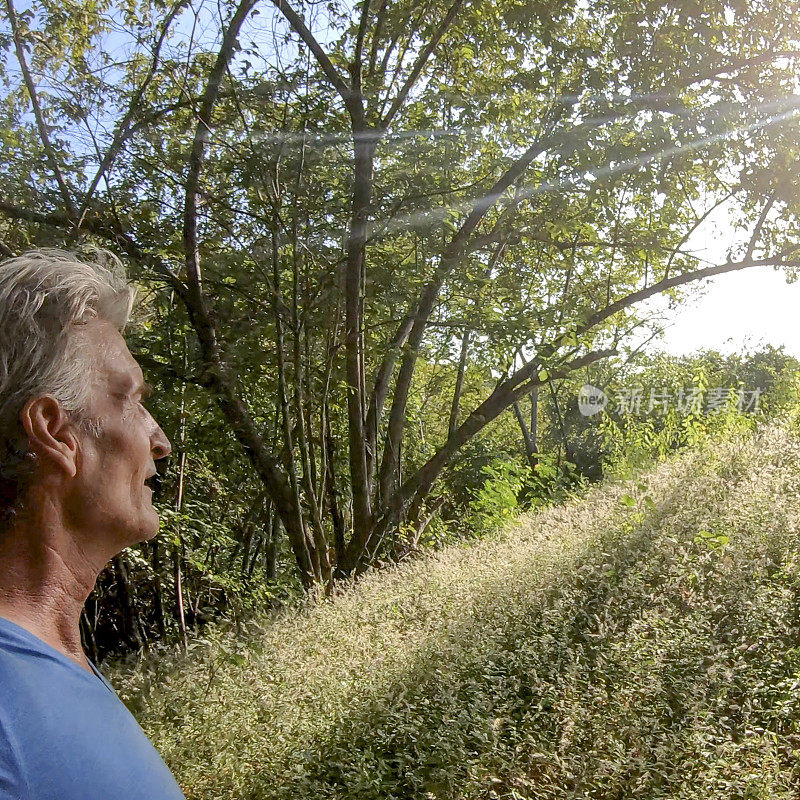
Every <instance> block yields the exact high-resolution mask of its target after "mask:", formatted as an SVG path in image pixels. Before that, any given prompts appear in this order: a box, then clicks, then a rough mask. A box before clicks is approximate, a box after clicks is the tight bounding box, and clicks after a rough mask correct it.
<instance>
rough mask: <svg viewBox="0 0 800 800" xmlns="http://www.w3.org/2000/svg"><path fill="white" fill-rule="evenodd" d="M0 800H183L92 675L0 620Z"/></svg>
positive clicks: (129, 718) (164, 768)
mask: <svg viewBox="0 0 800 800" xmlns="http://www.w3.org/2000/svg"><path fill="white" fill-rule="evenodd" d="M0 800H185V798H184V797H183V794H182V792H181V790H180V787H179V786H178V784H177V782H176V781H175V778H174V777H173V776H172V773H171V772H170V771H169V769H168V768H167V765H166V764H165V763H164V762H163V761H162V760H161V756H159V754H158V753H157V752H156V749H155V748H154V747H153V745H152V744H151V743H150V741H149V740H148V738H147V737H146V736H145V734H144V731H143V730H142V729H141V728H140V727H139V725H138V723H137V722H136V720H135V719H134V718H133V715H132V714H131V713H130V711H128V709H127V708H125V705H124V704H123V703H122V701H121V700H120V699H119V698H118V697H117V695H116V694H115V693H114V690H113V689H112V688H111V685H110V684H109V683H108V682H107V681H106V680H105V678H103V677H102V676H101V675H100V673H99V672H98V673H96V674H95V675H92V674H91V673H90V672H88V671H87V670H85V669H83V668H82V667H80V666H78V664H76V663H75V662H74V661H72V660H70V659H69V658H67V656H65V655H64V654H63V653H60V652H59V651H58V650H56V649H55V648H53V647H50V645H48V644H45V642H43V641H42V640H41V639H39V638H38V637H36V636H34V635H33V634H32V633H30V632H29V631H27V630H25V629H24V628H21V627H20V626H19V625H16V624H14V623H13V622H10V621H9V620H7V619H5V618H3V617H0Z"/></svg>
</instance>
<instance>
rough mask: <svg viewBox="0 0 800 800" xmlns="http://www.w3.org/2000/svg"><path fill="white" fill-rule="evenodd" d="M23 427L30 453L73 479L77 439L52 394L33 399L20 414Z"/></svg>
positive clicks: (59, 404)
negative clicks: (48, 462) (53, 465)
mask: <svg viewBox="0 0 800 800" xmlns="http://www.w3.org/2000/svg"><path fill="white" fill-rule="evenodd" d="M20 423H21V424H22V428H23V430H24V431H25V433H26V434H27V436H28V444H29V447H30V449H31V451H32V452H33V453H35V454H36V456H37V457H38V458H39V459H41V460H49V461H50V462H51V463H53V464H55V465H56V466H57V467H58V468H60V469H63V470H64V472H66V473H67V475H68V476H69V477H70V478H74V477H75V475H76V473H77V471H78V438H77V437H76V436H75V431H74V427H73V425H72V424H71V422H70V419H69V417H68V416H67V413H66V412H65V411H64V409H63V408H62V407H61V403H59V402H58V400H56V399H55V397H53V396H52V395H50V394H45V395H42V396H41V397H34V398H33V399H32V400H29V401H28V402H27V403H26V404H25V406H24V407H23V409H22V411H21V412H20Z"/></svg>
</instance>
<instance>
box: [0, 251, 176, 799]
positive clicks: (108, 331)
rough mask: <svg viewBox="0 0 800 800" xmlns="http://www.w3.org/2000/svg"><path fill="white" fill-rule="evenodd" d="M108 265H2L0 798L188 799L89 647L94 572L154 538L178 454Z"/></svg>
mask: <svg viewBox="0 0 800 800" xmlns="http://www.w3.org/2000/svg"><path fill="white" fill-rule="evenodd" d="M108 260H109V262H110V266H108V265H103V264H90V263H83V262H81V261H79V260H77V259H76V258H74V257H73V256H71V255H70V254H68V253H64V252H60V251H39V252H31V253H27V254H25V255H23V256H20V257H19V258H14V259H11V260H8V261H5V262H3V263H2V264H0V459H1V462H0V464H1V465H0V800H9V799H10V798H14V800H23V799H24V800H134V798H135V799H136V800H162V798H163V800H177V799H178V798H182V797H183V795H182V793H181V790H180V788H179V787H178V784H177V783H176V781H175V779H174V778H173V777H172V774H171V773H170V771H169V770H168V769H167V767H166V765H165V764H164V762H163V761H162V760H161V757H160V756H159V755H158V753H157V752H156V750H155V749H154V748H153V746H152V745H151V744H150V742H149V741H148V740H147V737H146V736H145V735H144V733H143V731H142V729H141V728H140V727H139V726H138V724H137V723H136V721H135V720H134V718H133V717H132V716H131V714H130V712H129V711H128V710H127V709H126V708H125V706H124V705H123V704H122V702H121V701H120V700H119V698H118V697H117V696H116V694H114V690H113V689H112V688H111V686H110V685H109V684H108V683H107V682H106V681H105V679H104V678H103V677H102V676H101V675H100V673H99V672H98V671H97V669H96V667H95V666H94V665H93V664H92V663H91V662H90V661H89V660H88V659H87V658H86V656H85V655H84V653H83V649H82V648H81V639H80V632H79V620H80V615H81V609H82V607H83V604H84V601H85V600H86V597H87V596H88V594H89V592H91V590H92V587H93V586H94V583H95V580H96V578H97V576H98V574H99V573H100V571H101V570H102V569H103V567H104V566H105V564H106V563H107V562H108V561H109V559H110V558H112V557H113V556H114V555H116V554H117V553H119V552H120V551H121V550H123V549H124V548H125V547H128V546H129V545H132V544H135V543H137V542H141V541H146V540H149V539H152V538H153V537H154V536H155V535H156V532H157V530H158V515H157V514H156V511H155V509H154V508H153V504H152V493H151V491H150V488H149V487H148V486H147V481H148V479H149V478H151V477H152V476H153V475H154V474H155V472H156V469H155V463H154V462H155V459H159V458H163V457H164V456H166V455H168V454H169V452H170V444H169V441H168V440H167V437H166V436H165V435H164V433H163V431H162V430H161V428H159V426H158V424H157V423H156V422H155V420H154V419H153V417H152V416H151V415H150V413H149V412H148V411H147V409H146V408H145V406H144V405H143V401H144V399H145V397H146V394H147V387H146V385H145V383H144V381H143V378H142V371H141V369H140V368H139V365H138V364H137V363H136V361H135V360H134V359H133V357H132V356H131V354H130V352H129V351H128V348H127V347H126V345H125V340H124V339H123V338H122V331H123V330H124V328H125V324H126V323H127V320H128V315H129V313H130V309H131V305H132V301H133V291H132V289H131V287H129V286H128V285H127V284H126V282H125V279H124V276H122V275H121V274H120V270H119V269H118V267H116V266H114V264H113V263H112V262H111V259H108Z"/></svg>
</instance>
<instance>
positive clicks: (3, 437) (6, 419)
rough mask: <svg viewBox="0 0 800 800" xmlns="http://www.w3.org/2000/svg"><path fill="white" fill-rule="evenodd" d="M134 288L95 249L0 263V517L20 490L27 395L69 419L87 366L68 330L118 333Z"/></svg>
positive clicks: (82, 397)
mask: <svg viewBox="0 0 800 800" xmlns="http://www.w3.org/2000/svg"><path fill="white" fill-rule="evenodd" d="M134 294H135V293H134V289H133V287H131V286H130V285H129V284H128V283H127V281H126V279H125V270H124V269H123V267H122V264H121V263H120V262H119V261H118V260H117V259H116V258H115V257H114V256H112V255H111V254H110V253H107V252H105V251H97V252H96V253H95V255H94V257H93V259H92V260H91V261H89V260H85V259H83V258H81V257H79V256H76V255H75V254H73V253H68V252H65V251H63V250H53V249H48V250H32V251H30V252H27V253H24V254H23V255H21V256H19V257H17V258H11V259H7V260H6V261H3V262H2V263H0V522H3V521H4V519H6V518H7V517H8V516H9V513H10V512H12V511H13V508H14V506H15V505H16V502H17V500H18V499H19V497H20V495H21V492H22V490H23V488H24V486H23V483H24V480H25V478H26V474H27V472H28V470H27V469H26V460H27V459H26V455H27V452H28V443H27V438H26V437H25V435H24V433H23V431H22V428H21V425H20V420H19V415H20V412H21V411H22V409H23V407H24V406H25V404H26V403H27V402H28V400H30V399H31V398H34V397H39V396H41V395H44V394H51V395H53V396H54V397H55V398H56V399H57V400H58V401H59V402H60V403H61V405H62V406H63V408H64V410H65V411H66V412H67V413H69V414H70V415H74V416H75V417H76V418H80V415H81V413H82V411H83V409H84V407H85V404H86V400H87V397H86V394H87V391H88V386H89V382H88V381H87V380H86V372H87V369H89V368H90V367H91V364H90V363H89V362H88V360H87V357H86V355H85V354H83V353H81V352H80V351H79V349H78V348H77V347H76V346H75V343H76V336H75V333H76V332H77V330H78V329H79V328H80V326H81V325H83V324H85V323H87V322H89V321H90V320H92V319H102V320H105V321H107V322H110V323H111V324H112V325H114V326H115V327H116V328H117V330H119V331H120V332H122V331H123V330H124V328H125V325H126V324H127V322H128V318H129V316H130V312H131V307H132V305H133V299H134Z"/></svg>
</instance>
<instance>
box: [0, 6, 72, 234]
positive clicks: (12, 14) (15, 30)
mask: <svg viewBox="0 0 800 800" xmlns="http://www.w3.org/2000/svg"><path fill="white" fill-rule="evenodd" d="M6 9H7V11H8V21H9V23H10V24H11V31H12V34H13V36H14V49H15V51H16V54H17V61H19V68H20V70H21V71H22V78H23V80H24V81H25V86H26V88H27V89H28V94H29V95H30V98H31V105H32V106H33V116H34V118H35V119H36V128H37V130H38V131H39V138H40V139H41V140H42V146H43V147H44V152H45V154H46V155H47V160H48V161H49V162H50V169H51V170H52V171H53V174H54V175H55V179H56V183H58V188H59V190H60V192H61V196H62V198H63V199H64V205H65V207H66V209H67V213H68V214H69V216H70V217H71V218H72V219H75V218H76V214H75V206H74V204H73V202H72V195H71V194H70V190H69V187H68V186H67V182H66V181H65V180H64V176H63V174H62V173H61V167H59V165H58V159H57V158H56V151H55V150H54V149H53V145H52V142H51V141H50V135H49V134H48V132H47V124H46V123H45V120H44V114H43V113H42V107H41V104H40V103H39V96H38V94H37V92H36V84H34V82H33V78H32V77H31V72H30V70H29V69H28V61H27V59H26V58H25V44H24V42H23V40H22V33H21V31H20V29H19V19H18V18H17V12H16V10H15V8H14V2H13V0H6Z"/></svg>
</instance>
